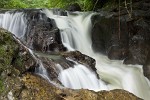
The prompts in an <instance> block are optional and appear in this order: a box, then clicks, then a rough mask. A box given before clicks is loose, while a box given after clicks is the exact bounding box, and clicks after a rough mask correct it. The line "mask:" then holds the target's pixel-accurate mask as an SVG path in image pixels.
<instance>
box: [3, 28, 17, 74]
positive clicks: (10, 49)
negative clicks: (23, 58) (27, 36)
mask: <svg viewBox="0 0 150 100" xmlns="http://www.w3.org/2000/svg"><path fill="white" fill-rule="evenodd" d="M17 48H18V45H16V41H15V40H14V39H13V37H12V34H11V33H9V32H7V31H4V30H2V29H1V30H0V73H1V72H3V71H5V70H6V69H8V68H9V67H10V66H11V62H12V60H13V57H14V56H15V52H16V50H17Z"/></svg>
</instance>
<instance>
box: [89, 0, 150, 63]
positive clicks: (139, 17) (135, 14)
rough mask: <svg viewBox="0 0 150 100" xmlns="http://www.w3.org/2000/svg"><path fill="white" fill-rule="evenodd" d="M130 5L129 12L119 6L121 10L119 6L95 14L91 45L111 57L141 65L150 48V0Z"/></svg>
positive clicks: (95, 49) (96, 50)
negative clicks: (116, 8) (131, 8)
mask: <svg viewBox="0 0 150 100" xmlns="http://www.w3.org/2000/svg"><path fill="white" fill-rule="evenodd" d="M139 6H141V7H139ZM132 7H133V11H132V12H130V11H128V10H127V9H124V8H121V11H120V14H119V12H118V10H117V11H113V10H110V11H111V12H107V11H100V12H99V14H98V15H94V16H93V17H92V24H93V27H92V32H91V35H92V47H93V49H94V51H95V52H100V53H103V54H105V55H107V56H108V58H110V59H119V60H123V59H124V63H125V64H141V65H144V64H145V62H146V60H147V55H148V51H149V49H150V34H149V33H150V29H149V27H150V23H149V22H150V18H149V16H150V13H149V8H150V3H149V2H147V1H146V0H142V1H136V2H135V3H133V6H132ZM144 7H145V8H144Z"/></svg>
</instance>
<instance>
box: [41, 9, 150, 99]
mask: <svg viewBox="0 0 150 100" xmlns="http://www.w3.org/2000/svg"><path fill="white" fill-rule="evenodd" d="M43 12H44V13H45V14H46V15H47V16H48V17H50V18H53V19H55V22H56V24H57V26H58V27H59V29H60V30H61V37H62V41H63V44H64V45H65V46H66V47H67V48H68V49H69V50H74V49H76V50H79V51H81V52H82V53H84V54H86V55H89V56H91V57H93V58H94V59H96V69H97V72H98V74H99V76H100V78H101V79H102V80H103V81H105V82H107V83H108V84H107V85H106V84H103V85H101V84H99V83H98V82H96V81H95V82H94V83H98V85H100V87H101V88H100V89H108V90H111V89H125V90H127V91H130V92H132V93H133V94H135V95H137V96H138V97H141V98H143V99H145V100H149V98H150V85H149V84H150V83H149V81H147V79H146V78H145V77H144V76H143V72H142V66H140V65H124V64H123V63H122V61H118V60H109V59H108V58H107V57H106V56H103V55H101V54H98V53H95V52H93V50H92V48H91V39H90V36H89V33H90V29H91V22H90V18H91V16H92V14H93V13H92V14H90V13H76V14H78V15H68V16H59V15H53V13H52V12H51V11H49V10H43ZM78 67H79V66H78V65H77V66H75V68H70V69H67V70H64V71H62V73H61V75H60V77H59V78H60V80H61V82H62V83H63V84H65V86H66V87H71V88H91V87H90V86H87V87H86V86H83V85H82V87H81V86H78V84H82V83H80V82H81V80H79V76H81V75H82V71H84V70H81V68H78ZM79 72H80V73H79ZM74 74H76V75H74ZM87 75H89V74H87ZM68 76H69V77H68ZM75 76H76V77H75ZM82 76H83V75H82ZM82 76H81V77H82ZM67 77H68V78H67ZM91 79H92V78H91ZM68 80H69V82H70V80H71V82H70V83H67V82H68ZM88 80H90V79H88ZM79 81H80V82H79ZM82 82H85V83H87V81H86V80H82ZM87 84H88V83H87ZM102 87H103V88H102ZM106 87H107V88H106ZM98 88H99V87H96V90H97V89H98Z"/></svg>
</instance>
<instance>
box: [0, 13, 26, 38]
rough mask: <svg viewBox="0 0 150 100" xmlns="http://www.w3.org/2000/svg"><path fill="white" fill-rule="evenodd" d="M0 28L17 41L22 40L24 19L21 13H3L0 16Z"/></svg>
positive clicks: (24, 29) (24, 28) (24, 27)
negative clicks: (8, 32) (9, 33)
mask: <svg viewBox="0 0 150 100" xmlns="http://www.w3.org/2000/svg"><path fill="white" fill-rule="evenodd" d="M0 27H2V28H4V29H7V30H8V31H10V32H12V33H13V34H15V36H16V37H18V38H19V39H22V40H23V39H24V35H25V31H26V19H25V17H24V13H23V12H15V13H14V12H9V11H7V12H5V13H1V14H0Z"/></svg>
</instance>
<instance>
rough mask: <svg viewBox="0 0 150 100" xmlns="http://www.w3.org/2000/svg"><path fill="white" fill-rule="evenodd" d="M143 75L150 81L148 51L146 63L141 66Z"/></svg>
mask: <svg viewBox="0 0 150 100" xmlns="http://www.w3.org/2000/svg"><path fill="white" fill-rule="evenodd" d="M143 72H144V75H145V76H146V77H147V78H148V79H149V80H150V51H149V54H148V56H147V60H146V63H145V64H144V66H143Z"/></svg>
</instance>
